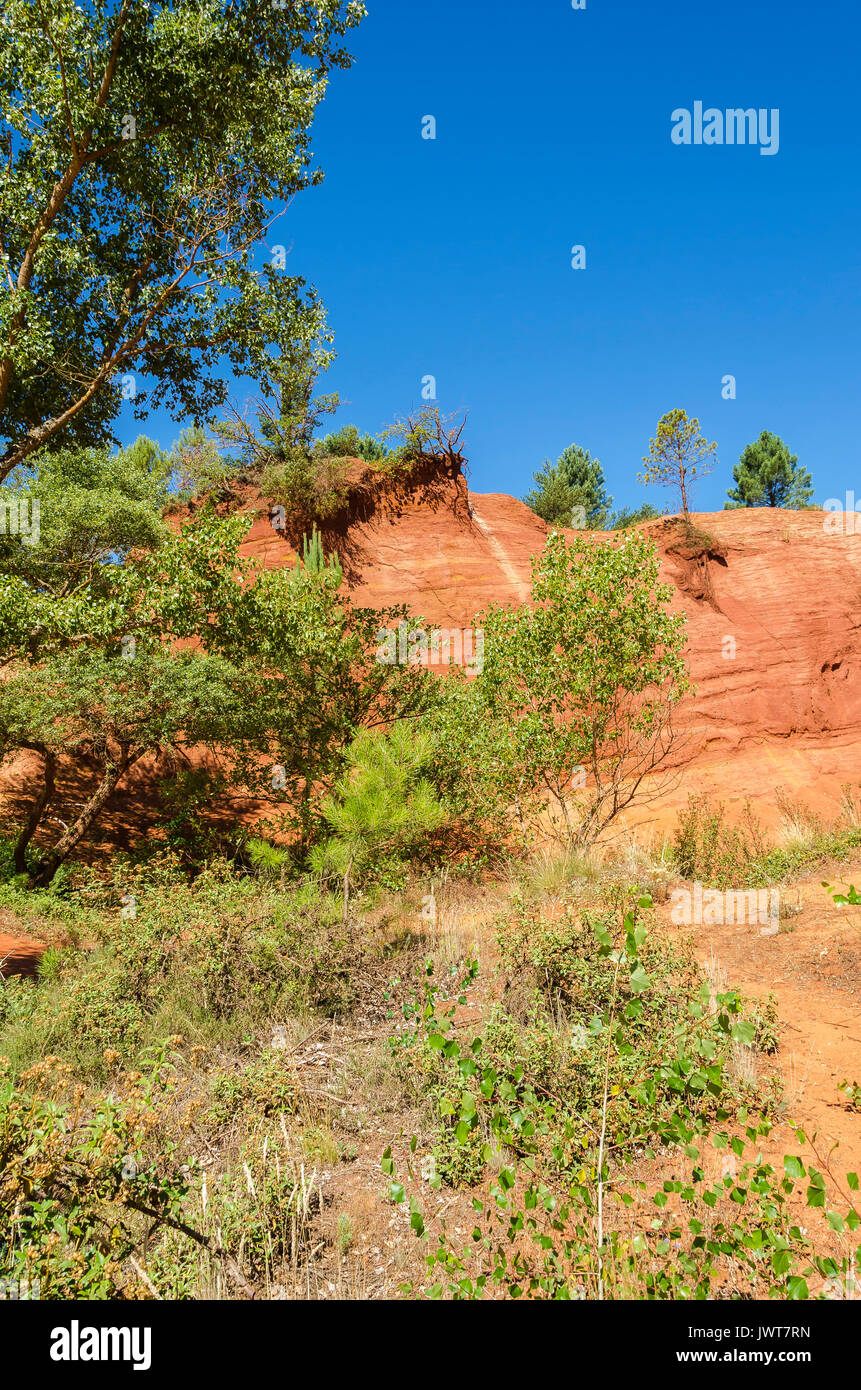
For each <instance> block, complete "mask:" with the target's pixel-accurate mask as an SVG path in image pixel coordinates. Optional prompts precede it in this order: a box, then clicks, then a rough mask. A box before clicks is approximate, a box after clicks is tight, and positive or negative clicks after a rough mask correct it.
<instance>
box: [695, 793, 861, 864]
mask: <svg viewBox="0 0 861 1390" xmlns="http://www.w3.org/2000/svg"><path fill="white" fill-rule="evenodd" d="M777 799H778V804H779V806H780V807H781V810H782V812H783V816H784V820H785V823H786V824H788V825H792V823H793V821H796V820H797V819H798V812H797V811H796V809H795V808H794V807H792V806H791V805H790V804H789V803H788V802H787V800H786V798H785V797H784V796H783V795H782V793H781V792H780V791H779V790H778V797H777ZM802 820H803V821H804V822H805V823H804V824H803V826H802V834H801V835H800V836H795V835H793V836H791V837H790V838H788V839H787V840H786V841H785V843H783V844H771V843H769V841H768V839H767V837H766V833H765V830H764V828H763V826H762V825H761V824H760V822H759V820H758V819H757V817H756V815H755V813H754V811H753V808H752V807H751V806H750V804H749V803H748V804H746V805H745V807H744V809H743V811H742V815H741V818H740V820H739V822H738V823H737V824H735V825H730V824H729V823H728V822H727V820H726V813H725V809H724V807H723V805H722V804H721V803H720V802H717V803H715V802H713V801H712V800H711V798H709V797H708V796H706V795H700V796H690V797H689V799H688V804H687V806H686V807H685V809H684V810H683V811H681V812H680V813H679V817H678V822H677V825H676V829H675V832H674V837H673V856H674V859H675V863H676V867H677V869H678V871H679V873H680V875H681V876H682V877H683V878H686V879H689V880H697V881H699V882H701V883H703V884H707V885H711V886H714V887H716V888H732V887H735V888H740V887H742V886H747V885H750V886H751V887H758V886H762V885H765V884H769V883H775V882H779V881H780V880H782V879H787V878H792V877H794V876H797V875H798V874H799V873H802V872H803V871H804V870H805V869H807V868H809V867H810V866H811V865H813V864H817V863H823V862H825V861H826V860H829V859H844V858H846V856H847V854H848V853H849V852H850V851H851V850H852V849H855V848H857V847H858V846H859V845H861V827H859V826H858V825H857V824H856V823H855V822H854V821H853V820H852V819H849V818H846V817H841V818H839V819H838V820H837V821H835V822H834V824H833V825H830V826H825V825H822V824H820V823H819V822H818V821H817V820H815V819H809V818H805V817H803V816H802Z"/></svg>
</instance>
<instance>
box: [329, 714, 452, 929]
mask: <svg viewBox="0 0 861 1390" xmlns="http://www.w3.org/2000/svg"><path fill="white" fill-rule="evenodd" d="M431 752H432V742H431V739H430V737H429V736H428V735H427V734H425V733H422V732H421V731H420V730H418V729H416V727H415V725H412V724H409V725H408V724H406V723H403V722H401V723H397V724H395V725H394V726H393V728H392V729H390V730H389V732H388V733H382V732H380V731H373V732H372V731H368V730H365V731H363V732H362V733H360V734H359V736H358V737H357V738H356V740H355V741H354V743H353V744H352V745H351V747H350V748H349V750H348V752H347V757H346V770H345V771H344V773H343V775H342V776H341V777H340V778H339V779H338V781H337V783H336V784H335V788H334V792H333V794H332V796H330V797H327V798H326V800H325V801H324V803H323V806H322V814H323V817H324V819H325V820H326V822H327V823H328V825H329V827H330V829H331V830H332V831H333V834H332V835H331V837H330V838H329V839H328V840H326V841H325V842H323V843H321V844H319V845H317V846H315V848H314V850H313V851H312V853H311V865H312V868H314V869H315V870H316V871H317V872H318V873H336V874H337V875H338V876H339V877H340V878H341V880H342V881H343V885H344V916H345V918H346V916H347V912H348V907H349V895H350V884H351V881H352V880H353V879H356V880H360V879H361V876H362V875H363V874H364V873H365V872H366V871H367V870H368V869H369V868H371V867H372V866H373V865H374V863H375V862H376V861H378V860H379V858H380V857H381V856H392V855H404V854H406V853H407V852H408V851H409V850H410V849H411V848H412V847H413V846H414V845H415V844H416V843H417V842H418V841H419V840H421V839H423V838H424V837H425V836H426V835H428V834H430V832H431V831H434V830H437V829H438V828H439V827H440V825H442V823H443V822H444V820H445V819H446V812H445V808H444V807H443V805H442V804H441V803H440V801H439V800H438V798H437V795H436V792H435V790H434V787H433V784H432V783H431V781H430V779H429V777H428V776H427V771H428V768H429V766H430V762H431Z"/></svg>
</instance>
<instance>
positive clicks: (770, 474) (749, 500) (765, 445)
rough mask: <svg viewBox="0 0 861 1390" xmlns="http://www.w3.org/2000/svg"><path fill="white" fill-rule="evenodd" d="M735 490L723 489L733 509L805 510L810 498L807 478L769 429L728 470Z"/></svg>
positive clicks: (810, 488) (726, 505)
mask: <svg viewBox="0 0 861 1390" xmlns="http://www.w3.org/2000/svg"><path fill="white" fill-rule="evenodd" d="M732 476H733V478H734V480H735V487H734V488H728V489H727V497H728V498H729V499H730V500H729V501H728V502H725V503H724V507H725V508H726V509H728V510H729V509H731V508H733V507H788V508H796V509H797V508H801V507H806V506H807V505H808V503H809V502H810V499H811V497H812V496H813V488H812V486H811V477H810V474H809V473H808V471H807V469H805V468H802V467H801V466H800V465H799V462H798V458H797V457H796V455H795V454H791V453H790V452H789V449H788V447H787V445H786V444H784V442H783V440H782V439H780V438H779V437H778V436H777V435H776V434H772V433H771V431H770V430H763V431H762V434H761V435H760V436H759V438H758V439H755V440H754V441H753V443H752V444H748V445H747V447H746V448H745V450H744V453H743V454H742V456H741V458H740V459H739V461H738V463H737V464H736V466H735V468H734V469H733V470H732Z"/></svg>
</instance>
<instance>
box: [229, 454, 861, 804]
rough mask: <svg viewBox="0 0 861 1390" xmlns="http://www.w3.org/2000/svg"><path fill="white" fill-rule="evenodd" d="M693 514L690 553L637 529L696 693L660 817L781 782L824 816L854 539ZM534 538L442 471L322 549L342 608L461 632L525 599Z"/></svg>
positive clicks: (837, 729)
mask: <svg viewBox="0 0 861 1390" xmlns="http://www.w3.org/2000/svg"><path fill="white" fill-rule="evenodd" d="M693 521H694V523H695V525H696V527H697V528H699V529H700V530H701V531H702V532H704V533H707V535H708V536H710V537H711V538H712V539H713V542H714V543H713V544H712V545H710V546H708V547H707V548H706V549H704V550H703V549H702V547H701V546H685V545H684V544H680V543H679V534H678V529H677V527H676V526H675V525H674V523H672V522H671V521H669V520H662V521H659V522H653V523H650V524H649V525H648V526H647V527H645V528H644V529H645V530H646V531H647V533H648V534H649V535H651V536H652V538H653V539H654V540H655V542H656V544H657V545H658V548H659V551H660V554H661V557H662V574H663V577H664V578H665V579H666V580H668V581H669V583H670V584H671V585H672V586H673V588H674V590H675V597H674V601H673V602H674V607H675V608H676V609H677V610H680V611H682V612H684V613H685V615H686V617H687V621H688V634H689V652H688V662H689V666H690V670H691V676H692V679H693V681H694V684H695V688H696V693H695V695H693V696H691V697H689V698H688V699H687V700H686V702H685V705H684V707H683V709H682V711H681V713H680V718H679V727H680V729H681V730H683V732H684V739H683V743H682V745H680V747H679V750H678V754H677V759H678V761H679V765H680V771H681V780H680V783H679V786H678V788H677V789H676V791H675V793H674V794H673V795H672V797H671V799H670V800H669V801H666V802H665V804H664V807H663V810H664V811H671V810H672V808H673V807H675V806H676V805H678V804H680V803H681V802H683V801H684V800H685V799H686V797H687V793H688V792H689V791H691V790H708V791H712V792H714V793H715V794H717V795H719V796H721V797H723V798H724V799H725V800H726V801H727V804H728V805H730V806H732V805H740V804H741V803H742V802H743V801H744V799H746V798H747V797H750V798H751V799H752V800H753V801H755V802H757V803H760V804H761V805H762V807H763V810H764V813H765V817H766V819H768V818H769V810H770V809H771V808H773V806H774V803H775V794H776V789H777V788H779V787H783V788H784V789H785V790H786V792H787V793H788V794H789V795H791V796H793V797H800V798H801V799H803V800H806V801H807V802H808V803H809V804H811V805H812V806H814V807H816V808H817V809H819V810H821V811H823V812H825V813H828V814H834V813H835V812H836V810H837V809H838V807H839V803H840V796H841V788H842V786H843V785H844V784H846V783H849V782H856V783H857V782H859V781H861V680H859V677H861V535H859V536H855V535H842V534H829V533H828V532H826V530H825V526H824V522H825V516H824V514H823V513H822V512H819V511H805V512H797V511H773V510H766V509H763V510H758V509H752V510H743V511H730V512H718V513H715V514H700V515H696V516H694V518H693ZM547 530H548V528H547V526H546V525H545V523H544V522H543V521H541V520H540V519H539V518H538V517H536V516H535V515H534V514H533V513H532V512H530V511H529V509H528V508H527V507H526V506H524V504H523V503H522V502H518V501H517V500H516V499H515V498H513V497H507V496H505V495H503V494H499V493H484V494H477V493H471V492H468V490H467V487H466V482H465V480H464V478H463V477H462V476H456V477H451V478H449V479H447V480H446V483H445V486H444V487H442V488H440V489H438V490H437V492H436V494H435V495H434V497H433V499H432V500H430V501H429V500H428V499H427V498H426V497H422V498H419V499H415V498H412V499H411V498H405V499H403V500H402V502H401V503H400V505H399V506H397V507H396V508H391V507H390V508H389V509H388V510H387V511H386V513H385V514H383V515H372V516H371V517H370V518H369V519H366V520H363V521H361V522H357V523H355V524H353V525H350V526H348V527H346V528H341V530H340V532H339V533H337V534H330V535H327V536H326V545H327V548H337V549H338V550H339V552H340V553H341V555H342V557H343V559H344V560H345V562H346V567H347V571H348V582H349V588H350V592H351V594H352V597H353V600H354V602H356V603H360V604H368V605H373V606H382V605H385V604H391V603H404V604H406V605H407V606H408V607H409V608H410V610H411V611H412V612H414V613H415V614H416V615H417V616H421V617H422V618H424V619H425V621H426V624H427V625H428V626H438V627H469V626H471V625H472V623H473V619H474V617H475V615H476V614H477V613H478V612H480V610H481V609H482V608H483V607H485V606H486V605H487V604H489V603H491V602H496V603H506V604H508V603H511V604H516V603H522V602H524V601H526V600H527V599H528V597H529V587H530V559H531V557H532V556H533V555H535V554H536V553H537V552H539V551H540V550H541V548H542V546H543V544H544V540H545V536H546V534H547ZM245 550H246V553H247V554H249V555H253V556H254V557H255V558H257V559H258V560H259V561H260V562H261V563H263V564H264V565H266V566H267V567H270V566H279V565H283V564H289V563H293V561H294V559H295V552H294V551H293V550H292V549H291V547H290V546H289V545H288V544H287V543H286V542H285V541H284V540H283V539H281V538H280V537H279V536H278V535H277V534H276V533H275V532H274V531H273V529H272V526H271V525H270V523H269V521H268V520H267V518H266V516H265V515H260V516H259V517H258V519H257V520H256V522H255V524H254V526H253V528H252V530H251V532H250V534H249V536H248V539H247V541H246V545H245ZM698 551H699V553H697V552H698ZM660 819H661V820H663V819H664V816H663V815H661V816H660Z"/></svg>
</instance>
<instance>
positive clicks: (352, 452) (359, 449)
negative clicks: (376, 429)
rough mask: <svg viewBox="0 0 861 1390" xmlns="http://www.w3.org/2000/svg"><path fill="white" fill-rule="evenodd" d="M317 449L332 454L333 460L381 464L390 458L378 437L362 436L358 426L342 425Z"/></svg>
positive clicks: (324, 439) (322, 441)
mask: <svg viewBox="0 0 861 1390" xmlns="http://www.w3.org/2000/svg"><path fill="white" fill-rule="evenodd" d="M316 447H317V449H318V450H319V452H320V453H321V454H331V455H332V457H333V458H353V459H364V460H365V462H366V463H380V462H381V461H382V460H383V459H385V458H388V456H389V450H388V449H387V448H386V446H385V444H381V443H380V441H379V440H378V439H377V437H376V435H373V434H360V433H359V429H358V426H357V425H342V426H341V428H340V429H339V430H335V431H334V433H332V434H327V435H326V436H325V438H323V439H321V440H320V441H319V443H318V444H317V446H316Z"/></svg>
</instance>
